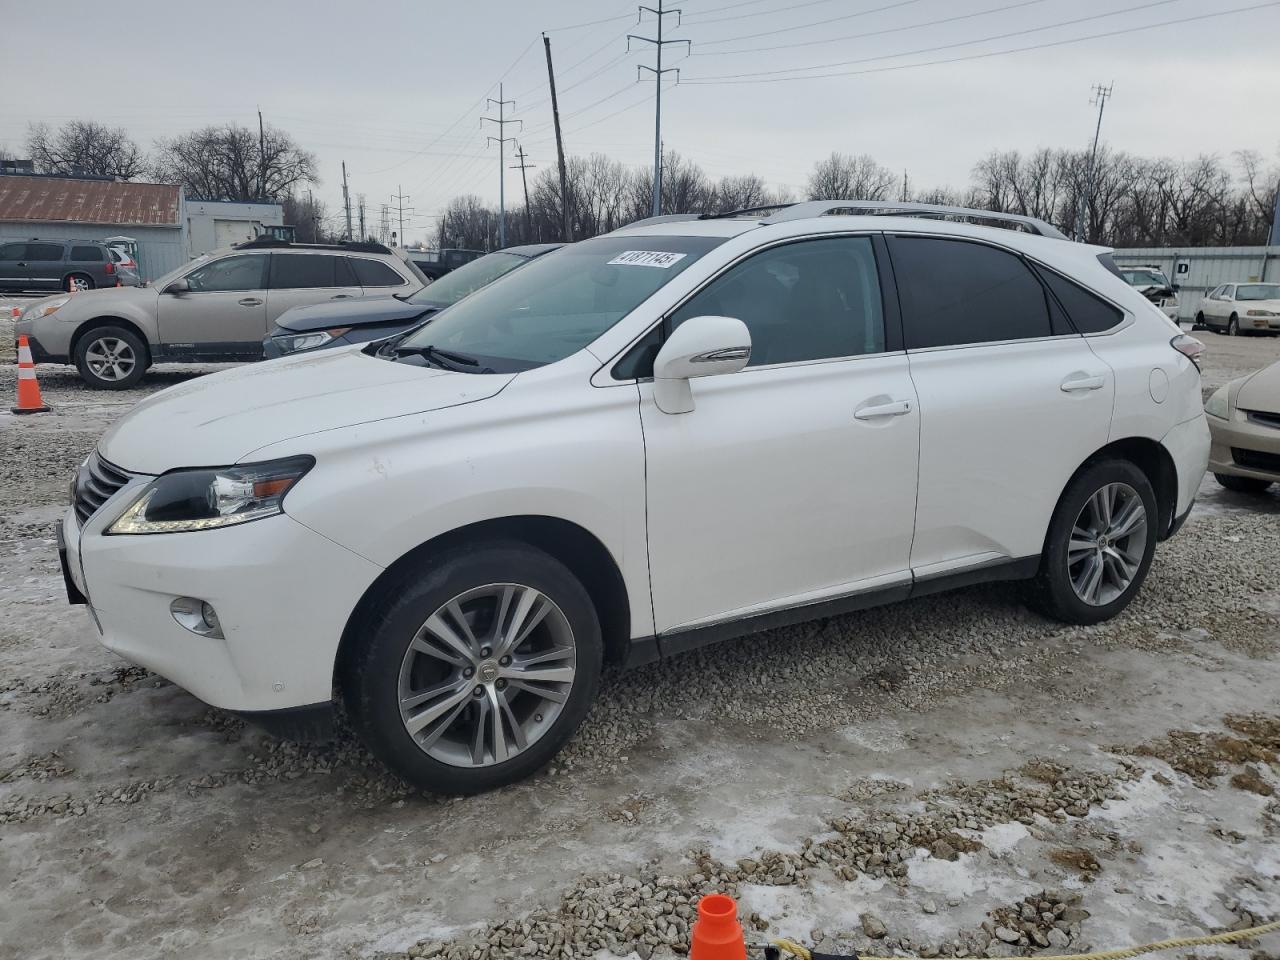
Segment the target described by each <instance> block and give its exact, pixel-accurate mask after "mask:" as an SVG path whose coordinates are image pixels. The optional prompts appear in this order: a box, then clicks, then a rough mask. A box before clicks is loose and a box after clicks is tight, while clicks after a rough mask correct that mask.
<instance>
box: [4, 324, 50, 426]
mask: <svg viewBox="0 0 1280 960" xmlns="http://www.w3.org/2000/svg"><path fill="white" fill-rule="evenodd" d="M11 409H12V410H13V412H14V413H47V412H48V410H49V408H48V407H46V406H45V405H44V401H43V400H41V399H40V384H38V383H36V365H35V364H34V363H33V362H32V360H31V345H30V344H29V343H27V335H26V334H25V333H24V334H22V335H21V336H19V337H18V405H17V406H16V407H13V408H11Z"/></svg>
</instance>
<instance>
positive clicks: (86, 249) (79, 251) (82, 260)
mask: <svg viewBox="0 0 1280 960" xmlns="http://www.w3.org/2000/svg"><path fill="white" fill-rule="evenodd" d="M67 259H68V261H69V262H68V264H67V271H68V272H75V273H83V274H85V275H86V276H87V277H89V278H90V279H91V280H92V281H93V285H94V286H95V287H113V286H115V282H116V280H115V276H114V274H115V261H113V260H112V259H111V255H110V254H109V253H108V252H107V248H106V247H101V246H98V245H97V244H96V243H94V244H89V243H77V244H72V246H71V253H70V255H69V256H68V258H67ZM108 263H110V264H112V268H111V273H110V274H108V273H107V264H108Z"/></svg>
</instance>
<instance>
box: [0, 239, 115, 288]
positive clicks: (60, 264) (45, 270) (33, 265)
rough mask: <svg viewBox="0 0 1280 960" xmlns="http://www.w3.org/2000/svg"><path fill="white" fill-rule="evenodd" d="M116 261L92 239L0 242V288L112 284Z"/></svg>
mask: <svg viewBox="0 0 1280 960" xmlns="http://www.w3.org/2000/svg"><path fill="white" fill-rule="evenodd" d="M116 279H117V277H116V262H115V260H114V259H113V258H112V256H111V251H110V250H108V249H107V245H106V244H105V243H97V242H96V241H93V240H37V239H31V240H18V241H14V242H11V243H0V290H67V291H72V290H92V289H93V288H94V287H114V286H115V285H116Z"/></svg>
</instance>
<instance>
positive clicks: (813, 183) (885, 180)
mask: <svg viewBox="0 0 1280 960" xmlns="http://www.w3.org/2000/svg"><path fill="white" fill-rule="evenodd" d="M897 183H898V177H897V175H896V174H895V173H894V172H893V171H892V170H890V169H888V168H887V167H882V166H881V165H880V164H878V163H876V161H875V159H874V158H872V157H870V156H868V155H867V154H865V153H863V154H859V155H858V156H850V155H849V154H844V153H832V154H831V156H829V157H827V158H826V159H825V160H819V161H818V162H817V163H816V164H814V167H813V173H812V174H810V175H809V182H808V184H807V185H806V190H807V191H808V194H809V199H810V200H884V199H886V198H887V197H889V196H890V195H891V194H892V191H893V188H894V187H895V186H897Z"/></svg>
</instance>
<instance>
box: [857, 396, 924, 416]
mask: <svg viewBox="0 0 1280 960" xmlns="http://www.w3.org/2000/svg"><path fill="white" fill-rule="evenodd" d="M910 412H911V401H910V400H891V401H889V402H888V403H871V404H867V405H865V406H861V407H859V408H858V409H857V410H855V411H853V419H855V420H879V419H880V418H881V417H900V416H902V415H903V414H906V413H910Z"/></svg>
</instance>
